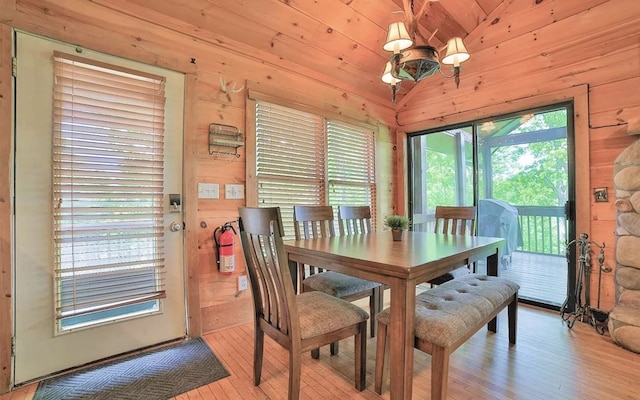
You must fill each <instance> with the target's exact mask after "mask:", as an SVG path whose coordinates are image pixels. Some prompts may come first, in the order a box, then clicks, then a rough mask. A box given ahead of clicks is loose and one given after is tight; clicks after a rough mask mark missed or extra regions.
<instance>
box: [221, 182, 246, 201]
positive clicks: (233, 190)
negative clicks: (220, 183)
mask: <svg viewBox="0 0 640 400" xmlns="http://www.w3.org/2000/svg"><path fill="white" fill-rule="evenodd" d="M224 197H225V198H226V199H244V185H231V184H226V185H224Z"/></svg>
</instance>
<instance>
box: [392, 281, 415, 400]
mask: <svg viewBox="0 0 640 400" xmlns="http://www.w3.org/2000/svg"><path fill="white" fill-rule="evenodd" d="M415 286H416V282H410V281H405V280H402V279H398V280H395V281H394V282H393V283H392V284H391V322H390V324H389V336H390V346H389V347H390V348H389V350H390V357H389V365H390V368H389V370H390V378H391V388H390V392H391V393H390V394H391V400H401V399H402V400H407V399H411V392H412V384H413V341H414V335H415V333H414V318H415V304H416V293H415Z"/></svg>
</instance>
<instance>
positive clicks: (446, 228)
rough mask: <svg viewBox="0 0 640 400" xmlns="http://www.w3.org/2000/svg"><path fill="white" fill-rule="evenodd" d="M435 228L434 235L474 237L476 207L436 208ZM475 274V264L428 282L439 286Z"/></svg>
mask: <svg viewBox="0 0 640 400" xmlns="http://www.w3.org/2000/svg"><path fill="white" fill-rule="evenodd" d="M435 218H436V226H435V229H434V232H435V233H444V234H450V235H475V231H476V230H475V229H476V207H475V206H469V207H460V206H436V215H435ZM472 272H474V273H475V263H473V265H471V266H469V265H467V266H464V267H460V268H457V269H454V270H453V271H450V272H447V273H446V274H443V275H440V276H438V277H437V278H434V279H431V280H429V281H428V283H430V284H431V285H432V286H433V285H441V284H443V283H444V282H447V281H450V280H452V279H455V278H459V277H461V276H465V275H467V274H470V273H472Z"/></svg>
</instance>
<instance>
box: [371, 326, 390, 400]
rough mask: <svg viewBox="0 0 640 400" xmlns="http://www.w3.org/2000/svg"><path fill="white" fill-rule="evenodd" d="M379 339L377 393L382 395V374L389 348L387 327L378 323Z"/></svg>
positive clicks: (377, 341) (377, 347)
mask: <svg viewBox="0 0 640 400" xmlns="http://www.w3.org/2000/svg"><path fill="white" fill-rule="evenodd" d="M377 325H378V339H377V340H376V371H375V384H374V386H375V390H376V393H378V394H382V374H383V372H384V357H385V353H386V352H385V349H386V347H387V325H385V324H383V323H380V322H377Z"/></svg>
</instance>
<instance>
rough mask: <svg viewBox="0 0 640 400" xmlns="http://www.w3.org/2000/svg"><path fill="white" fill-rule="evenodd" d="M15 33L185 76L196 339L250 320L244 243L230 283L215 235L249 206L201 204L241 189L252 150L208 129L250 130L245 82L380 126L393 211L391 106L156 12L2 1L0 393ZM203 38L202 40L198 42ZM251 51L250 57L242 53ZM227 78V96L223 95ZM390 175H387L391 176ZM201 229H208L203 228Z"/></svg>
mask: <svg viewBox="0 0 640 400" xmlns="http://www.w3.org/2000/svg"><path fill="white" fill-rule="evenodd" d="M11 28H16V29H19V30H22V31H25V32H29V33H33V34H37V35H41V36H45V37H50V38H53V39H55V40H59V41H64V42H67V43H73V44H76V45H78V46H83V47H87V48H91V49H93V50H97V51H102V52H105V53H108V54H112V55H116V56H121V57H124V58H129V59H133V60H136V61H141V62H145V63H148V64H152V65H158V66H161V67H165V68H168V69H172V70H176V71H180V72H183V73H185V74H186V94H187V99H186V107H185V139H184V142H185V145H184V158H185V183H184V200H183V201H184V203H183V204H185V221H186V249H185V258H186V260H187V275H188V276H187V285H188V310H189V327H190V332H189V334H190V335H191V336H198V335H200V334H202V333H206V332H209V331H213V330H216V329H219V328H223V327H226V326H230V325H235V324H240V323H244V322H246V321H249V320H250V319H251V318H252V309H251V307H252V305H251V295H250V292H248V291H246V292H238V291H237V290H236V287H237V283H236V281H237V275H239V274H244V273H245V268H244V263H243V261H242V252H241V247H240V245H239V244H240V241H239V239H238V240H237V242H236V243H237V245H236V249H235V250H236V260H237V263H236V270H237V273H236V274H235V275H232V276H223V275H220V274H218V273H217V270H216V264H215V259H214V243H213V240H212V233H213V230H214V229H215V227H217V226H220V225H221V224H222V223H224V222H226V221H231V220H234V219H237V216H238V215H237V208H238V207H239V206H243V205H245V201H244V200H225V199H224V196H222V198H221V199H220V200H199V199H197V183H198V182H207V183H218V184H220V189H221V192H222V191H223V190H224V185H225V184H244V182H245V175H246V171H245V150H244V147H242V148H240V158H235V157H223V156H215V155H210V154H209V151H208V134H207V132H208V126H209V124H210V123H220V124H227V125H232V126H235V127H238V128H239V130H240V131H241V132H244V131H245V103H246V96H247V91H246V88H247V84H250V85H251V86H252V88H253V89H256V90H259V91H260V92H262V93H266V94H269V95H271V96H273V97H274V98H282V99H283V100H285V101H288V102H291V103H292V104H293V103H295V102H297V103H300V104H305V105H307V106H309V107H313V108H315V109H316V110H318V111H320V112H328V113H331V114H332V115H340V116H342V117H344V118H347V119H352V120H354V121H358V122H363V123H367V124H369V125H373V126H378V127H379V128H380V134H379V138H380V140H381V142H382V146H381V151H380V153H379V154H378V157H379V161H380V162H379V166H378V168H379V169H380V174H379V175H380V176H381V177H382V179H383V180H386V181H387V182H386V184H381V187H382V188H383V190H382V191H381V192H380V193H379V210H380V212H381V213H385V214H386V213H388V211H386V210H388V209H390V208H391V203H392V198H391V193H390V188H391V187H392V185H391V180H392V179H393V176H392V173H391V172H390V171H391V170H392V165H393V162H392V161H393V155H392V151H391V150H390V149H391V147H392V137H391V135H390V126H392V125H393V124H395V111H394V109H393V108H392V104H391V103H389V104H388V105H380V104H379V103H371V102H368V101H367V99H365V98H363V97H361V96H360V95H358V93H354V92H353V90H352V88H350V87H339V86H336V85H335V82H332V83H333V84H329V83H327V81H330V79H327V78H326V77H325V76H324V75H322V74H320V73H315V72H313V71H311V70H308V71H307V70H304V68H302V69H301V68H299V66H295V65H293V64H291V63H290V62H284V61H283V62H282V63H281V65H275V64H274V62H275V61H278V57H274V56H273V55H272V56H268V55H266V56H265V59H266V61H262V60H260V59H259V58H257V57H256V54H255V52H252V50H251V49H249V48H247V47H246V46H242V45H240V44H238V43H236V42H234V41H233V39H230V38H224V37H222V36H219V35H217V34H213V33H211V32H209V33H205V34H203V33H202V32H198V29H196V28H197V27H193V26H185V25H181V24H180V23H179V22H177V21H176V20H173V19H171V17H168V16H166V15H162V14H160V13H155V12H154V11H153V10H148V11H145V10H142V9H141V8H140V7H139V6H137V5H136V4H135V3H134V2H129V1H126V0H93V1H86V0H67V1H64V2H60V1H58V0H11V1H5V0H3V1H2V3H1V5H0V33H1V34H2V36H0V49H1V53H0V162H1V164H2V165H3V166H5V167H4V168H2V169H1V170H0V295H1V296H2V297H1V298H0V321H1V322H0V393H2V392H4V391H7V390H8V389H9V382H10V366H11V365H10V362H11V359H10V351H11V344H10V342H11V330H12V328H11V326H12V323H11V317H12V316H11V295H12V293H11V265H12V264H11V259H12V255H11V246H12V243H11V235H10V232H11V230H10V223H9V221H10V220H11V198H10V188H11V183H10V177H11V175H10V174H11V172H10V171H11V168H9V166H10V165H12V152H11V148H12V146H11V142H12V135H13V134H12V128H11V115H12V111H11V97H12V92H11V48H12V46H11V43H12V39H11ZM196 34H201V35H200V36H201V37H196V36H195V35H196ZM243 52H244V53H248V55H247V54H244V53H243ZM221 78H222V79H224V82H225V83H226V84H227V87H228V88H229V89H231V88H233V87H234V84H235V88H236V89H238V88H241V87H244V88H245V89H244V90H242V91H239V92H237V93H231V92H230V91H228V92H227V93H224V92H223V90H222V87H221ZM385 169H388V171H385ZM201 223H202V224H203V225H206V228H202V227H201Z"/></svg>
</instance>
